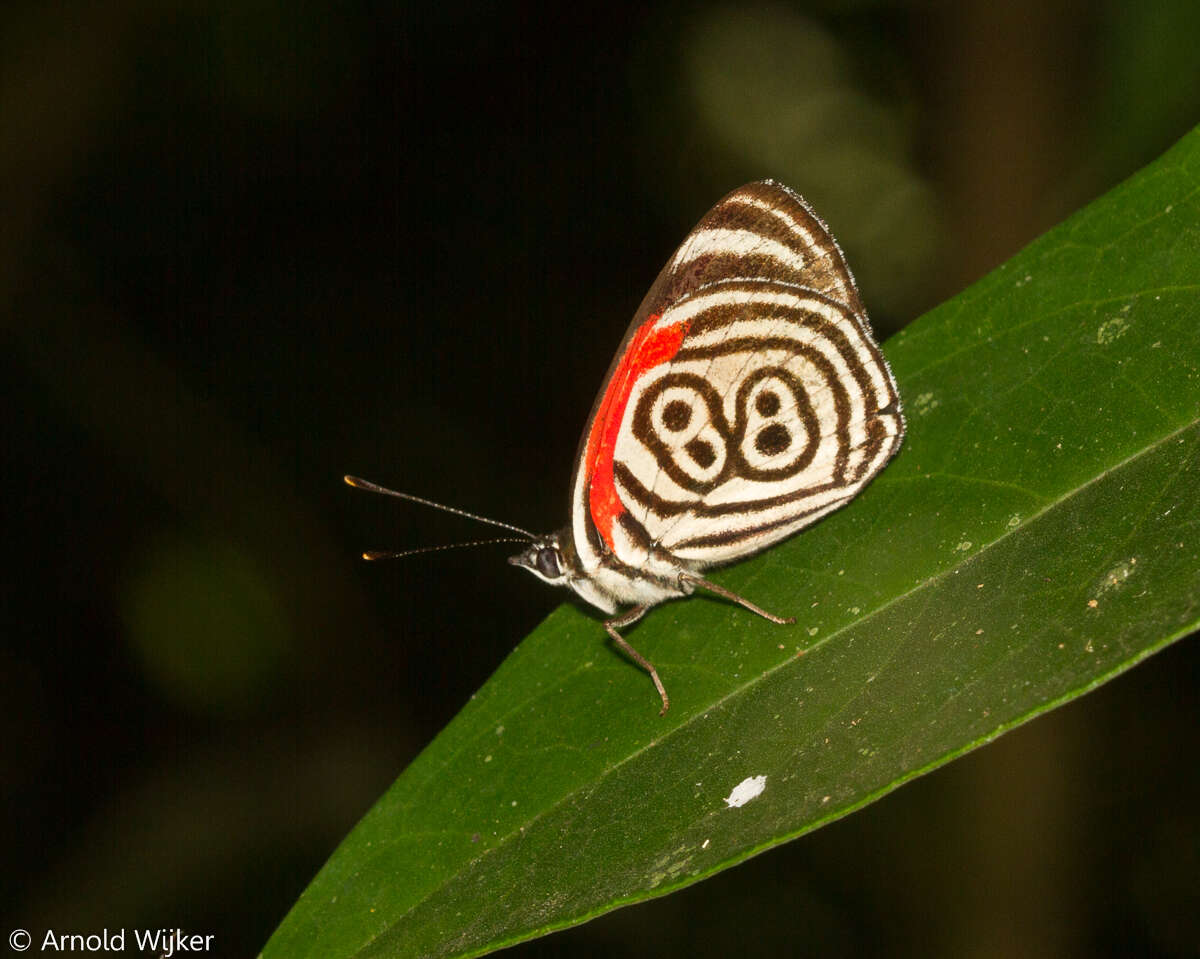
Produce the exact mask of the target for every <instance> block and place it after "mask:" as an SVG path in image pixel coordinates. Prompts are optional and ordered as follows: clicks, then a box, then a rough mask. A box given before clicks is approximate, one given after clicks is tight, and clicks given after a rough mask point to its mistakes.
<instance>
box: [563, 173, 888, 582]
mask: <svg viewBox="0 0 1200 959" xmlns="http://www.w3.org/2000/svg"><path fill="white" fill-rule="evenodd" d="M902 433H903V420H902V418H901V416H900V412H899V404H898V400H897V398H896V393H895V385H894V383H893V381H892V378H891V374H890V372H889V371H888V369H887V366H886V364H885V363H884V361H883V359H882V356H881V355H880V354H879V351H878V348H877V347H876V345H875V343H874V341H873V340H872V339H871V335H870V330H869V327H868V326H867V323H866V318H865V315H864V313H863V310H862V305H861V300H860V298H859V295H858V291H857V289H856V287H855V285H854V279H853V277H852V275H851V273H850V270H849V268H848V267H847V265H846V261H845V258H844V257H843V255H842V252H841V250H840V248H839V247H838V245H837V243H836V241H834V239H833V237H832V236H831V235H830V234H829V231H828V229H827V228H826V227H825V225H824V223H822V222H821V220H820V218H819V217H817V215H816V214H815V213H813V211H812V210H811V209H810V208H809V207H808V205H807V204H806V203H805V202H804V201H803V200H802V199H801V198H800V197H799V196H797V195H796V194H795V193H793V192H792V191H790V190H788V189H787V188H786V187H784V186H782V185H780V184H777V183H773V182H770V181H763V182H759V183H751V184H748V185H747V186H744V187H741V188H740V189H738V190H735V191H733V192H732V193H730V194H729V195H728V196H727V197H725V198H724V199H723V200H721V201H720V203H718V204H717V205H716V206H715V207H713V209H712V210H710V211H709V213H708V214H706V215H705V216H704V218H703V219H702V220H701V221H700V222H699V223H698V224H697V225H696V227H695V229H693V230H692V232H691V233H689V234H688V236H687V237H686V238H685V240H684V241H683V243H682V244H681V245H680V247H679V249H678V250H677V251H676V253H675V254H674V256H672V257H671V259H670V260H669V261H668V263H667V265H666V266H665V267H664V268H663V270H662V272H661V273H660V274H659V276H658V279H657V280H656V281H655V283H654V285H653V286H652V287H651V288H650V291H649V292H648V293H647V294H646V297H645V299H644V300H643V301H642V304H641V306H640V307H639V308H638V311H637V313H636V314H635V318H634V321H633V323H632V324H631V325H630V327H629V330H628V331H627V333H626V336H625V339H624V340H623V341H622V344H621V347H620V348H619V349H618V351H617V355H616V357H615V358H614V360H613V364H612V366H611V367H610V369H609V373H608V376H607V377H606V379H605V383H604V386H603V387H602V389H601V391H600V394H599V396H598V397H597V399H596V403H595V405H594V407H593V410H592V417H591V420H590V421H589V425H588V429H587V430H586V431H585V433H584V437H583V439H582V441H581V444H580V450H579V458H578V461H577V464H576V471H575V476H574V479H573V482H572V510H571V514H572V532H573V538H574V541H575V545H576V549H577V550H578V552H579V554H580V558H581V560H582V561H583V564H584V567H585V568H594V566H595V565H596V564H597V563H599V561H600V558H601V555H602V553H603V552H604V550H605V548H607V549H608V550H610V551H612V552H613V553H615V554H616V555H617V557H618V558H619V559H620V560H622V561H623V562H625V563H628V564H629V565H633V566H640V565H642V564H644V563H645V562H646V561H647V557H648V556H649V553H650V551H651V549H652V548H653V547H655V546H659V547H663V548H665V549H667V550H669V551H670V552H672V553H674V554H675V555H677V556H678V557H679V558H682V559H687V560H691V561H692V562H694V563H695V564H696V565H697V566H703V565H707V564H710V563H716V562H723V561H726V560H728V559H732V558H735V557H736V556H739V555H743V554H745V553H748V552H753V551H754V550H756V549H761V548H762V547H764V546H766V545H768V544H769V543H771V542H774V541H776V540H778V539H781V538H783V537H784V536H787V535H789V534H790V533H792V532H794V531H795V530H796V529H799V528H800V527H802V526H804V525H807V524H808V523H810V522H812V521H813V520H815V519H816V518H817V517H818V516H820V515H823V514H824V513H825V512H828V511H829V510H830V509H834V508H836V507H837V506H838V505H840V504H841V503H843V502H845V500H846V499H848V498H849V497H850V496H852V495H853V494H854V493H855V492H857V490H858V489H859V488H860V487H861V486H862V485H863V484H864V483H865V482H866V481H867V480H869V479H870V477H871V476H872V475H874V473H875V472H877V471H878V470H879V469H880V468H881V467H882V465H883V463H884V462H886V460H887V458H888V456H890V455H891V453H892V452H893V451H894V450H895V448H896V446H897V445H898V443H899V440H900V437H901V435H902Z"/></svg>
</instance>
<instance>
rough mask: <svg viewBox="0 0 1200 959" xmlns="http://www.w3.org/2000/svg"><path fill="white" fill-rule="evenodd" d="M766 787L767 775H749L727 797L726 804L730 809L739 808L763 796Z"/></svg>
mask: <svg viewBox="0 0 1200 959" xmlns="http://www.w3.org/2000/svg"><path fill="white" fill-rule="evenodd" d="M766 788H767V777H766V776H747V777H746V778H745V779H743V780H742V781H741V782H740V783H738V784H737V785H736V786H734V787H733V791H732V792H730V794H729V795H728V796H726V797H725V805H726V806H728V807H729V808H730V809H737V808H738V807H739V806H744V805H746V803H748V802H749V801H750V800H751V799H756V798H757V797H759V796H761V795H762V792H763V790H764V789H766Z"/></svg>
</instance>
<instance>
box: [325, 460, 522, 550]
mask: <svg viewBox="0 0 1200 959" xmlns="http://www.w3.org/2000/svg"><path fill="white" fill-rule="evenodd" d="M342 479H344V480H345V481H346V483H347V484H348V485H350V486H353V487H354V488H355V489H365V490H367V491H368V492H371V493H383V494H384V495H385V496H395V497H396V498H397V499H406V500H411V501H412V502H414V503H420V504H421V505H422V506H429V507H432V508H433V509H440V510H442V511H443V512H446V513H454V514H455V515H456V516H465V517H466V518H467V519H473V520H475V521H477V522H480V523H487V524H488V525H489V526H499V527H500V528H501V529H507V530H511V531H512V532H514V533H520V534H521V535H522V536H524V537H526V538H528V539H530V540H535V539H537V537H536V536H534V535H533V533H531V532H529V530H527V529H521V527H520V526H513V525H512V524H511V523H501V522H500V520H498V519H488V518H487V517H486V516H479V515H477V514H475V513H468V512H467V511H466V510H465V509H456V508H455V507H453V506H446V505H445V504H444V503H435V502H434V501H433V500H431V499H422V498H421V497H420V496H413V495H412V493H398V492H397V491H396V490H394V489H388V488H387V487H385V486H380V485H379V484H378V483H372V482H370V481H369V480H365V479H359V478H358V477H357V476H343V477H342ZM492 542H498V543H502V542H505V540H494V541H492ZM510 542H519V540H511V541H510ZM464 545H474V544H471V543H468V544H464ZM453 548H454V547H453V546H450V547H441V546H434V547H431V549H453ZM411 552H424V550H412V551H411ZM393 555H399V556H407V555H409V553H397V554H393V553H386V554H379V555H375V554H372V555H368V556H366V558H367V559H380V558H382V557H383V556H393Z"/></svg>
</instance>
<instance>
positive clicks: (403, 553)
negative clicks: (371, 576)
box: [362, 536, 525, 560]
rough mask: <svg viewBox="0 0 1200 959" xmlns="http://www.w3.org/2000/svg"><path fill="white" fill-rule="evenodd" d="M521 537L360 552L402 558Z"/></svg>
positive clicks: (513, 540)
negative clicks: (399, 549) (395, 550)
mask: <svg viewBox="0 0 1200 959" xmlns="http://www.w3.org/2000/svg"><path fill="white" fill-rule="evenodd" d="M524 542H525V540H523V539H513V538H512V537H511V536H506V537H504V538H503V539H476V540H472V541H471V542H469V543H449V544H447V545H446V546H422V547H421V548H420V549H406V550H401V551H400V552H392V551H391V550H377V549H372V550H367V552H365V553H363V554H362V558H363V559H372V560H374V559H403V558H404V557H405V556H416V555H417V554H418V553H441V552H443V551H445V550H448V549H466V548H467V547H468V546H488V545H490V544H492V543H524Z"/></svg>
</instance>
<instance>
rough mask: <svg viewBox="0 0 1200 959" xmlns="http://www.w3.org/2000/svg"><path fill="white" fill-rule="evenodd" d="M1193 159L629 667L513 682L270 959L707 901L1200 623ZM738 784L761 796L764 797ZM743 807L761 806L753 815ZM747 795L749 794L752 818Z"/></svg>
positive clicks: (660, 622)
mask: <svg viewBox="0 0 1200 959" xmlns="http://www.w3.org/2000/svg"><path fill="white" fill-rule="evenodd" d="M1198 184H1200V135H1198V134H1196V133H1193V134H1192V135H1190V136H1189V137H1187V138H1186V139H1185V140H1183V141H1182V142H1181V143H1179V144H1178V145H1177V146H1176V147H1175V148H1174V149H1173V150H1172V151H1171V152H1170V153H1168V154H1167V155H1166V156H1164V157H1163V158H1161V159H1160V160H1159V161H1157V162H1156V163H1154V164H1153V165H1152V166H1150V167H1148V168H1147V169H1145V170H1144V171H1142V172H1141V173H1140V174H1138V175H1137V176H1135V177H1134V178H1133V179H1131V180H1130V181H1128V182H1127V183H1125V184H1124V185H1122V186H1121V187H1119V188H1118V189H1116V190H1114V191H1113V192H1112V193H1111V194H1109V195H1108V196H1105V197H1104V198H1102V199H1100V200H1098V201H1097V202H1095V203H1094V204H1092V205H1091V206H1089V207H1088V208H1086V209H1085V210H1083V211H1082V212H1080V213H1079V214H1077V215H1076V216H1074V217H1072V218H1071V219H1070V220H1068V221H1067V222H1066V223H1064V224H1063V225H1061V226H1059V227H1058V228H1057V229H1055V230H1053V231H1051V232H1050V233H1049V234H1047V235H1046V236H1044V237H1042V238H1041V239H1040V240H1038V241H1037V242H1035V243H1034V244H1032V245H1031V246H1030V247H1029V248H1028V249H1026V250H1024V251H1023V252H1021V253H1020V254H1018V255H1017V256H1016V257H1014V258H1013V259H1012V260H1011V261H1010V262H1009V263H1008V264H1006V265H1005V266H1004V267H1002V268H1000V269H999V270H997V271H995V272H994V273H992V274H991V275H990V276H988V277H986V278H985V279H983V280H982V281H981V282H979V283H977V284H976V285H975V286H973V287H972V288H971V289H969V290H967V291H966V292H965V293H963V294H962V295H960V296H958V297H956V298H955V299H953V300H951V301H950V302H948V303H946V304H944V305H943V306H942V307H940V308H939V309H936V310H934V311H933V312H932V313H930V314H928V315H927V316H925V317H922V318H921V319H920V320H919V321H917V322H915V323H914V324H912V325H911V326H910V327H909V328H908V329H907V330H906V331H904V332H903V333H901V334H900V335H899V336H897V337H896V338H894V339H893V340H892V341H891V342H890V343H889V344H888V349H887V352H888V355H889V356H890V358H891V360H892V363H893V366H894V369H895V372H896V375H897V378H898V380H899V383H900V389H901V394H902V396H903V397H904V399H905V402H906V409H907V413H908V417H909V435H908V438H907V440H906V443H905V446H904V449H903V450H902V452H901V454H900V455H899V457H898V458H897V459H896V460H895V461H894V462H893V463H892V464H891V465H890V466H889V467H888V468H887V469H886V470H885V471H884V472H883V474H882V475H881V476H880V477H879V478H878V479H877V480H876V481H875V482H874V483H873V484H872V485H871V486H870V487H869V488H868V489H867V491H866V492H865V493H864V494H863V495H862V496H861V497H859V499H858V500H856V501H855V502H854V503H853V504H851V505H850V506H849V507H847V508H846V509H844V510H842V511H841V512H839V513H837V514H835V515H834V516H832V517H830V518H829V519H827V520H825V521H823V522H822V523H820V524H818V526H816V527H815V528H814V529H812V530H810V531H808V532H805V533H804V534H802V535H800V536H797V537H795V538H793V539H792V540H790V541H789V542H787V543H785V544H783V545H781V546H779V547H777V548H775V549H773V550H771V551H769V552H768V553H766V554H764V555H763V556H761V557H758V558H756V559H754V560H752V561H749V562H746V563H742V564H739V565H738V566H736V567H732V568H730V569H729V570H727V571H724V572H723V573H722V574H721V575H720V576H719V579H720V582H722V583H723V584H724V585H726V586H728V587H730V588H732V589H734V590H736V591H737V592H739V593H741V594H742V595H745V596H747V597H750V598H752V599H753V600H754V601H755V602H758V603H761V604H762V605H764V606H765V607H766V608H768V609H770V610H773V611H776V612H779V613H785V614H796V616H797V625H796V626H794V627H781V626H773V625H771V624H769V623H766V622H764V621H763V620H761V619H759V618H757V617H755V616H752V615H750V614H748V613H747V612H745V611H744V610H742V609H739V608H737V607H733V606H730V605H729V604H726V603H723V602H721V601H718V600H714V599H711V598H695V599H691V600H689V601H686V602H678V603H671V604H668V605H666V606H663V607H660V608H658V609H656V610H654V611H653V612H652V613H651V614H650V615H649V616H648V617H647V618H646V619H645V620H644V621H643V623H642V624H640V625H639V626H638V627H637V628H636V630H633V631H631V634H630V635H631V639H632V640H633V641H634V643H635V645H636V646H637V647H638V648H639V649H640V650H641V651H642V652H644V653H645V654H646V656H647V657H648V658H649V659H651V660H652V661H653V662H654V663H655V664H656V665H657V666H658V668H659V671H660V673H661V674H662V677H663V680H664V682H665V683H666V685H667V688H668V689H669V690H670V692H671V695H672V707H671V711H670V712H669V713H668V714H667V716H666V717H663V718H660V717H659V716H658V704H657V698H656V696H655V693H654V690H653V688H652V687H651V685H650V683H649V681H648V679H647V678H646V676H645V674H643V673H642V672H641V671H640V670H638V669H637V668H636V667H635V666H633V665H632V664H630V663H628V662H627V661H626V660H625V659H623V658H622V657H621V656H620V655H618V654H617V653H616V652H615V651H614V650H613V649H612V648H611V646H610V645H609V644H607V643H606V642H605V636H604V632H603V629H602V628H601V626H600V624H599V622H598V621H597V620H596V619H595V618H593V617H590V616H587V615H585V614H584V613H582V612H581V611H579V610H578V609H576V608H575V607H571V606H565V607H563V608H561V609H559V610H558V611H557V612H555V613H554V614H553V615H552V616H551V617H550V618H549V619H547V620H546V622H545V623H543V624H542V625H541V626H540V627H539V628H538V629H537V630H535V631H534V633H533V634H532V635H531V636H529V637H528V638H527V639H526V640H525V641H524V642H523V643H522V644H521V645H520V646H519V647H518V648H517V649H516V650H515V651H514V652H513V653H512V655H511V656H509V658H508V659H507V660H506V661H505V662H504V663H503V665H502V666H501V667H500V669H499V670H498V671H497V672H496V674H495V676H494V677H492V679H491V680H490V681H489V682H488V683H487V684H486V685H485V686H484V687H483V689H481V690H480V691H479V693H478V694H477V695H476V696H475V698H474V699H473V700H472V701H471V702H470V703H469V704H468V706H467V707H466V708H465V709H464V710H463V711H462V713H461V714H460V715H459V716H458V717H457V718H456V719H455V720H454V721H453V722H452V723H451V724H450V725H449V727H447V729H446V730H445V731H444V732H443V733H442V734H441V735H440V736H439V737H438V738H437V739H436V740H435V741H434V742H433V743H432V744H431V745H430V746H429V748H428V749H426V750H425V752H424V753H422V754H421V755H420V756H419V757H418V758H417V759H416V761H415V762H414V763H413V764H412V766H411V767H410V768H409V769H407V770H406V771H405V772H404V774H403V775H402V776H401V777H400V778H399V779H398V780H397V782H396V783H395V784H394V785H393V786H392V788H391V789H390V790H389V791H388V792H387V794H386V795H385V796H384V797H383V798H382V799H381V800H380V801H379V802H378V804H377V805H376V806H375V808H374V809H372V810H371V812H370V813H369V814H368V815H367V816H366V818H364V820H363V821H362V822H361V823H360V824H359V825H358V827H357V828H356V829H355V830H354V831H353V833H351V835H350V836H349V837H348V838H347V839H346V841H345V842H344V843H343V844H342V845H341V847H340V848H339V849H338V850H337V852H336V853H335V854H334V855H333V857H332V858H331V859H330V861H329V863H328V864H327V865H326V866H325V868H324V869H323V870H322V871H321V873H320V874H319V875H318V876H317V878H316V879H315V880H314V881H313V883H312V885H311V886H310V887H309V888H308V889H307V891H306V892H305V893H304V895H303V896H302V897H301V899H300V901H299V902H298V903H297V904H296V906H295V908H294V909H293V910H292V912H291V913H290V915H289V916H288V917H287V918H286V920H285V921H284V923H283V925H282V926H281V927H280V928H279V930H278V931H277V932H276V934H275V936H274V937H273V938H272V939H271V941H270V942H269V943H268V945H267V947H266V949H265V950H264V952H263V955H264V956H266V957H286V959H299V957H306V956H312V957H321V959H332V957H343V956H358V957H366V956H449V955H474V954H479V953H482V952H486V951H489V950H491V949H495V948H497V947H499V946H502V945H505V944H510V943H513V942H516V941H519V940H522V939H526V938H529V937H532V936H536V935H538V934H540V933H543V932H546V931H548V930H551V929H556V928H561V927H563V926H566V925H570V924H573V923H577V922H580V921H581V920H584V919H586V918H588V917H591V916H595V915H597V914H598V913H601V912H605V911H607V910H609V909H613V908H616V907H617V906H620V905H625V904H627V903H631V902H636V901H638V900H641V899H645V898H647V897H650V896H656V895H661V894H663V893H665V892H667V891H669V890H672V889H676V888H678V887H680V886H683V885H686V884H688V883H692V882H695V881H696V880H698V879H701V878H703V877H705V876H708V875H710V874H712V873H714V872H716V871H719V870H721V869H724V868H726V867H727V866H729V865H732V864H733V863H736V862H738V861H739V860H742V859H745V858H746V857H748V856H751V855H753V854H755V853H757V852H760V851H762V850H763V849H766V848H768V847H770V846H773V845H775V844H777V843H780V842H783V841H785V840H787V839H791V838H793V837H796V836H799V835H802V834H803V833H805V832H808V831H809V830H812V829H815V828H816V827H818V826H820V825H822V824H824V823H827V822H829V821H830V820H833V819H836V818H837V817H839V816H843V815H845V814H846V813H847V812H850V811H851V810H853V809H856V808H858V807H859V806H862V805H864V804H865V803H868V802H870V801H872V800H873V799H876V798H878V797H879V796H882V795H883V794H885V793H887V792H889V791H890V790H892V789H895V788H896V787H897V786H899V785H900V784H901V783H903V782H905V781H906V780H909V779H911V778H913V777H914V776H917V775H919V774H921V773H923V772H926V771H928V770H930V769H932V768H934V767H935V766H938V765H940V764H942V763H945V762H947V761H948V760H950V759H953V758H954V757H956V756H958V755H961V754H962V753H964V752H966V751H967V750H969V749H972V748H974V747H976V746H978V745H981V744H982V743H985V742H987V741H988V740H990V739H993V738H994V737H996V736H998V735H999V734H1001V733H1002V732H1004V731H1005V730H1007V729H1009V728H1011V727H1013V726H1014V725H1016V724H1018V723H1022V722H1024V721H1026V720H1028V719H1030V718H1032V717H1033V716H1036V715H1038V714H1039V713H1041V712H1044V711H1046V710H1048V709H1051V708H1053V707H1054V706H1057V705H1059V704H1061V703H1063V702H1066V701H1067V700H1069V699H1072V698H1073V697H1075V696H1078V695H1080V694H1081V693H1084V692H1086V691H1088V690H1089V689H1091V688H1093V687H1095V686H1096V685H1098V684H1099V683H1102V682H1104V681H1105V680H1107V679H1109V678H1111V677H1113V676H1114V675H1116V674H1117V673H1120V672H1121V671H1122V670H1125V669H1128V668H1129V667H1130V666H1132V665H1133V664H1135V663H1137V662H1138V661H1139V660H1141V659H1143V658H1145V657H1146V656H1148V655H1150V654H1151V653H1152V652H1154V651H1155V650H1157V649H1160V648H1161V647H1162V646H1164V645H1165V644H1167V643H1169V642H1171V641H1172V640H1173V639H1176V638H1178V637H1180V636H1183V635H1184V634H1186V633H1187V632H1189V631H1191V630H1193V629H1195V628H1196V626H1197V622H1198V619H1200V572H1198V570H1200V561H1198V557H1200V469H1198V463H1200V201H1198V197H1197V185H1198ZM755 777H765V779H759V778H755ZM739 784H743V786H742V787H741V788H743V789H746V788H747V787H748V786H749V785H752V784H759V785H761V786H762V791H761V793H760V794H759V795H757V796H755V797H754V798H752V799H750V800H749V801H748V802H745V803H744V804H741V805H736V804H731V802H730V799H731V798H737V796H738V793H737V792H736V790H738V788H739ZM751 791H752V790H751Z"/></svg>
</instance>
